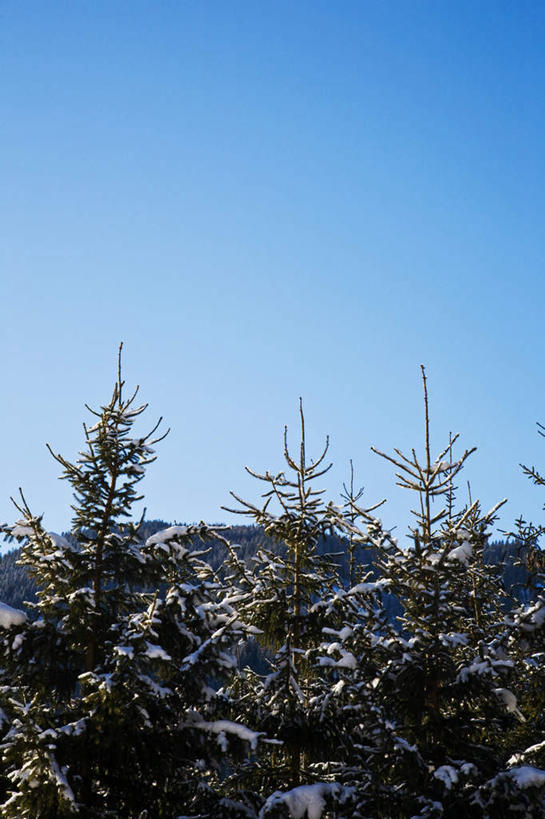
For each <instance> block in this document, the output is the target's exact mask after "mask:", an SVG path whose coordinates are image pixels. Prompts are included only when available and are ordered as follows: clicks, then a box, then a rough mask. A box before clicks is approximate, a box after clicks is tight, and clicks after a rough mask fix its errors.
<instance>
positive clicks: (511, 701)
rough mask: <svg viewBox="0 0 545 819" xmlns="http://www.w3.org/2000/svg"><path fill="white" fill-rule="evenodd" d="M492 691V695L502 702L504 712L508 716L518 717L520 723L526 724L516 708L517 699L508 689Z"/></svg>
mask: <svg viewBox="0 0 545 819" xmlns="http://www.w3.org/2000/svg"><path fill="white" fill-rule="evenodd" d="M493 691H494V694H495V695H496V696H497V697H499V698H500V700H501V701H502V702H503V704H504V705H505V708H506V710H507V711H508V712H509V713H510V714H515V716H516V717H518V718H519V720H520V721H521V722H526V717H525V716H524V714H523V713H522V712H521V711H520V710H519V708H518V706H517V698H516V697H515V695H514V694H513V692H512V691H509V689H508V688H494V689H493Z"/></svg>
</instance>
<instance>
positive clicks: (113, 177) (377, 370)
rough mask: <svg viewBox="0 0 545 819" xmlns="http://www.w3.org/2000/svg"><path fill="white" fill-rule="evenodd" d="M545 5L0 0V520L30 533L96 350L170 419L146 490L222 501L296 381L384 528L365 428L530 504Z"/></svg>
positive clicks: (315, 437) (106, 377)
mask: <svg viewBox="0 0 545 819" xmlns="http://www.w3.org/2000/svg"><path fill="white" fill-rule="evenodd" d="M544 43H545V5H544V4H543V3H541V2H537V0H534V2H525V0H518V2H516V3H515V2H511V0H509V1H507V0H480V1H479V2H475V0H448V1H447V0H427V2H421V0H400V2H375V1H374V0H368V1H366V0H359V2H346V1H343V0H338V2H329V1H328V2H321V1H320V0H312V2H305V0H297V2H293V0H290V2H283V1H282V0H275V2H268V3H266V2H255V1H254V0H252V2H242V0H231V2H225V0H218V2H212V1H211V0H210V1H208V0H199V2H189V1H187V2H186V1H185V0H172V1H169V2H167V1H166V0H153V2H152V0H148V1H147V2H141V0H77V1H76V2H74V1H73V0H65V2H60V1H59V0H51V2H48V3H43V2H42V0H37V1H36V2H30V0H2V2H0V148H1V150H0V275H1V281H2V289H1V293H2V310H1V320H0V333H1V360H2V367H1V371H0V372H1V383H2V410H3V411H2V425H3V431H2V446H1V459H2V465H1V470H0V519H1V520H7V521H12V520H14V511H13V509H12V507H11V504H10V501H9V496H10V494H13V493H15V492H16V491H17V488H18V487H19V486H22V487H23V488H24V490H25V492H26V495H27V497H28V500H29V503H30V505H31V507H32V509H33V510H34V511H35V512H36V513H44V521H45V524H46V526H47V527H48V528H50V529H53V530H57V531H59V530H62V529H66V528H67V527H68V526H69V521H70V510H69V503H70V494H69V489H68V487H67V485H66V484H64V483H61V482H59V481H58V480H57V475H58V471H59V470H58V466H57V464H55V463H54V462H53V461H52V460H51V458H50V456H49V455H48V453H47V451H46V449H45V442H46V441H49V442H50V443H51V444H52V446H53V447H54V448H55V449H56V450H57V451H60V452H62V453H63V454H64V455H65V456H66V457H69V458H73V457H75V455H76V452H77V449H78V446H79V445H80V443H81V441H82V429H81V422H82V421H83V420H85V419H86V411H85V409H84V407H83V404H84V402H89V403H91V404H95V405H96V404H98V403H100V402H101V401H105V400H107V398H108V397H109V395H110V392H111V387H112V384H113V379H114V375H115V364H116V354H117V346H118V344H119V342H120V341H121V340H123V342H124V344H125V348H124V371H125V376H126V380H127V383H128V385H133V384H135V383H140V384H141V394H142V398H143V399H144V400H145V401H149V403H150V410H149V412H148V424H149V425H152V424H153V423H154V421H155V419H156V418H157V416H159V415H162V416H164V418H165V421H166V424H168V425H169V426H170V427H171V428H172V431H171V433H170V436H169V437H168V438H167V439H166V440H165V441H164V442H163V444H161V446H160V450H159V453H158V454H159V457H158V460H157V462H156V463H155V464H154V465H153V466H152V467H151V469H150V473H149V477H148V478H147V479H146V481H145V482H144V484H142V487H143V490H144V492H145V494H146V499H147V507H148V515H149V516H150V517H162V518H164V519H167V520H173V519H176V520H178V521H191V520H198V519H200V518H204V519H206V520H214V521H217V520H218V519H229V516H227V515H225V513H223V512H221V511H220V507H221V505H222V504H225V503H228V501H229V495H228V491H229V489H234V490H236V491H237V492H239V493H241V494H242V495H244V496H245V497H247V498H249V499H253V500H255V499H257V497H258V492H259V490H260V486H259V484H257V483H256V482H255V481H252V480H251V479H250V478H249V477H247V476H245V474H244V471H243V468H244V465H245V464H249V465H251V466H253V467H255V468H257V469H263V470H264V469H267V468H268V469H270V470H276V469H280V468H281V467H282V431H283V425H284V423H287V424H288V425H289V428H290V431H292V433H293V435H292V437H293V439H295V437H296V431H297V417H298V416H297V407H298V397H299V396H300V395H301V396H303V400H304V405H305V411H306V418H307V425H308V432H309V439H310V448H311V449H314V450H315V451H316V453H317V452H318V449H319V446H320V445H321V441H322V438H323V436H324V435H325V434H326V433H329V434H330V436H331V457H332V460H334V462H335V467H334V469H333V470H332V472H331V473H330V475H329V480H328V481H327V482H326V484H327V489H328V492H329V493H330V495H331V496H332V497H335V496H336V495H337V493H338V490H339V489H340V487H341V484H342V481H343V479H345V478H346V476H347V471H348V463H349V459H350V458H352V459H353V460H354V464H355V468H356V474H357V476H358V477H357V479H359V482H360V483H363V484H364V485H365V487H366V498H367V499H368V501H369V503H371V502H373V501H375V500H378V499H380V498H381V497H384V496H386V497H388V498H389V503H388V505H387V506H386V507H385V509H384V511H383V514H382V517H383V519H384V521H385V522H386V523H387V524H388V525H390V526H394V525H397V526H398V527H399V528H400V530H403V528H404V527H405V525H406V523H407V520H408V513H407V509H408V508H409V507H410V505H411V503H412V502H413V499H412V498H409V497H406V496H404V495H403V493H402V492H401V490H398V489H396V488H395V487H394V478H393V475H392V472H391V469H390V467H389V466H388V465H387V464H386V463H382V462H381V461H379V459H377V458H376V456H373V455H371V454H370V453H369V447H370V445H371V444H374V445H376V446H378V447H379V448H383V449H388V450H390V449H391V448H392V447H394V446H397V447H402V448H409V449H410V448H411V447H412V446H416V447H417V448H420V449H421V444H422V433H423V419H422V400H421V384H420V375H419V365H420V363H425V364H426V366H427V371H428V376H429V388H430V396H431V411H432V435H433V441H434V443H435V444H436V446H437V447H439V446H441V445H442V444H443V442H444V441H445V440H446V439H447V438H448V433H449V431H450V430H452V431H459V432H461V434H462V439H461V440H462V442H463V444H465V445H467V446H468V447H469V446H473V445H476V446H477V447H478V452H477V453H476V454H475V455H474V456H473V458H472V462H471V466H469V467H468V469H467V470H466V471H467V477H468V478H469V479H470V480H471V485H472V491H473V495H474V496H479V497H481V498H482V499H483V502H484V503H485V505H492V504H493V503H494V502H495V501H496V500H498V499H499V498H501V497H503V496H508V497H509V499H510V503H509V505H508V506H507V507H506V510H505V512H504V514H503V516H502V521H501V523H502V525H503V526H504V527H506V528H508V527H510V526H511V525H512V521H513V520H514V519H515V518H516V517H517V516H518V515H519V514H522V515H524V516H526V517H527V518H532V519H535V520H541V521H543V519H544V517H545V513H542V511H541V509H542V505H543V502H544V501H545V491H543V490H542V491H540V490H538V489H536V488H533V487H532V486H531V485H530V484H529V482H528V481H527V480H526V479H525V478H524V477H523V476H522V474H521V472H520V469H519V466H518V464H519V462H521V461H522V462H526V463H529V464H532V463H535V464H536V465H537V466H539V465H540V464H541V465H543V467H544V469H545V441H544V440H542V439H540V438H539V437H538V435H537V433H536V427H535V422H536V420H545V366H544V360H543V348H544V326H545V324H544V318H545V280H544V257H545V231H544V226H545V184H544V182H545V179H544V176H545V174H544V170H545V167H544V166H545V152H544V147H543V146H544V134H545V128H544V126H545V70H544V69H545V50H544V45H543V44H544Z"/></svg>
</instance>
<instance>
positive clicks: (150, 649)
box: [146, 642, 172, 661]
mask: <svg viewBox="0 0 545 819" xmlns="http://www.w3.org/2000/svg"><path fill="white" fill-rule="evenodd" d="M146 657H149V658H150V660H167V661H168V660H172V657H171V656H170V654H167V652H166V651H165V649H164V648H161V646H158V645H154V644H153V643H148V642H146Z"/></svg>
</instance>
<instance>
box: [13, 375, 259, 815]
mask: <svg viewBox="0 0 545 819" xmlns="http://www.w3.org/2000/svg"><path fill="white" fill-rule="evenodd" d="M135 399H136V392H135V393H133V394H132V395H129V396H126V395H125V391H124V382H123V380H122V378H121V370H120V367H119V372H118V379H117V382H116V384H115V387H114V390H113V395H112V398H111V400H110V401H109V402H108V403H107V404H105V405H104V406H102V407H101V408H100V409H99V410H97V411H93V410H91V412H92V413H93V414H94V416H95V420H96V422H95V423H94V425H93V426H91V427H85V428H84V431H85V449H84V450H83V451H82V453H80V456H79V458H78V460H77V461H76V462H74V463H73V462H70V461H68V460H67V459H65V458H64V457H63V456H61V455H58V454H55V453H54V457H55V459H56V461H57V462H58V463H59V464H60V465H61V466H62V469H63V477H64V478H65V479H66V480H68V481H69V483H70V484H71V486H72V488H73V491H74V504H73V507H72V508H73V512H74V515H73V523H72V530H71V537H70V538H69V539H67V538H62V537H59V536H55V535H52V534H51V533H48V532H47V531H46V529H45V528H44V526H43V523H42V518H41V517H36V516H34V515H33V514H32V513H31V511H30V509H29V506H28V505H27V503H26V501H25V499H24V497H23V496H22V495H21V500H20V501H19V502H18V509H19V512H20V514H21V520H20V521H19V522H18V523H17V524H16V525H15V526H14V527H13V528H12V529H11V534H12V536H13V537H15V538H16V539H17V540H19V541H21V542H22V548H21V562H22V563H23V564H24V565H25V566H26V567H28V569H29V571H30V573H31V574H32V576H33V578H34V579H35V581H36V584H37V588H38V592H37V596H38V599H37V602H36V603H35V604H32V605H29V607H28V608H29V610H30V617H29V619H28V621H25V622H8V623H7V625H5V624H4V621H3V620H2V618H1V617H0V637H1V649H2V653H3V657H2V663H1V665H2V666H3V673H2V679H3V683H4V686H3V689H2V697H3V708H4V711H5V719H6V734H5V736H4V740H3V744H2V748H3V759H4V765H5V772H6V775H7V779H8V781H9V785H8V792H7V794H6V798H5V800H4V803H3V805H2V808H1V810H2V816H5V817H6V819H9V817H13V818H14V819H15V817H17V819H24V817H28V819H30V817H32V819H35V817H41V818H42V817H43V819H50V818H51V819H53V817H55V818H56V819H57V818H58V817H65V816H72V815H76V816H81V817H106V816H115V817H135V818H136V817H142V819H143V817H154V818H155V817H157V819H160V818H162V817H168V818H169V819H173V817H175V816H178V815H179V814H180V813H190V812H191V813H193V814H194V815H201V816H210V817H212V816H213V817H216V816H218V817H219V816H222V815H226V816H227V815H229V816H231V815H237V814H236V811H235V813H233V811H234V810H235V808H233V807H232V806H229V805H228V806H227V807H225V810H224V807H222V806H221V799H220V797H219V796H218V795H217V793H216V790H215V785H217V784H218V779H219V777H220V775H223V771H222V767H224V766H225V762H226V760H227V759H228V758H229V754H230V753H231V752H232V753H234V754H235V755H236V754H240V755H242V756H244V754H245V753H246V752H247V751H248V750H250V748H254V747H255V745H256V743H257V740H258V734H256V733H255V732H252V731H250V730H249V729H247V728H246V727H245V726H244V725H241V724H240V723H238V722H236V721H234V720H230V719H227V718H225V717H226V716H230V715H231V706H230V703H229V702H228V701H227V700H226V698H225V696H224V694H222V692H221V690H220V689H219V686H220V685H221V684H222V682H230V681H231V679H232V675H233V671H234V667H235V664H236V663H235V658H234V656H233V651H232V649H233V644H234V642H235V641H237V640H239V639H240V637H241V636H242V635H243V633H244V631H243V627H242V624H241V623H240V620H239V618H238V615H237V613H236V612H235V611H234V609H233V608H232V606H231V605H230V604H229V603H227V602H226V601H225V595H224V593H223V590H222V588H221V586H220V584H219V582H218V580H217V578H216V577H215V576H214V575H213V573H212V571H211V570H210V568H209V567H208V565H207V564H206V563H205V562H204V561H203V560H202V558H203V553H199V552H196V551H195V550H194V542H195V539H199V538H200V539H204V538H205V537H206V538H207V539H210V538H211V537H212V536H213V532H211V531H210V530H209V529H208V528H207V527H206V526H205V525H204V524H201V525H199V526H195V527H187V526H174V527H170V528H168V529H166V530H165V531H163V532H162V533H158V534H156V535H153V536H151V537H149V538H148V539H147V540H146V541H145V542H142V539H141V537H140V535H139V528H140V523H141V522H140V521H136V522H134V521H133V520H132V519H131V511H132V507H133V505H134V503H135V502H136V501H138V500H140V499H141V496H140V495H139V493H138V484H139V483H140V481H141V480H142V478H143V476H144V472H145V469H146V467H147V466H148V465H149V464H150V463H152V462H153V461H154V460H155V454H154V446H155V444H156V443H157V442H158V441H160V440H161V439H162V438H163V437H164V435H157V434H156V431H157V428H158V425H155V427H154V428H153V430H152V431H151V432H150V433H149V434H145V435H138V436H137V437H134V432H133V425H134V424H135V422H136V421H137V420H139V417H140V415H141V414H142V413H143V412H144V410H145V408H146V407H145V405H142V406H138V405H136V403H135ZM12 619H13V618H12ZM7 620H8V621H9V618H7ZM241 810H243V808H241ZM222 811H223V813H222ZM243 813H244V810H243Z"/></svg>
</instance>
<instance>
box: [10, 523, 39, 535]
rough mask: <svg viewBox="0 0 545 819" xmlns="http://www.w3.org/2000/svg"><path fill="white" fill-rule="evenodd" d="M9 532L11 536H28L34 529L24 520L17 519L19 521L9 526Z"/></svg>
mask: <svg viewBox="0 0 545 819" xmlns="http://www.w3.org/2000/svg"><path fill="white" fill-rule="evenodd" d="M10 534H11V535H13V537H30V536H31V535H33V534H34V529H33V528H32V526H27V525H26V524H25V523H24V521H19V523H16V524H15V526H12V527H11V529H10Z"/></svg>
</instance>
